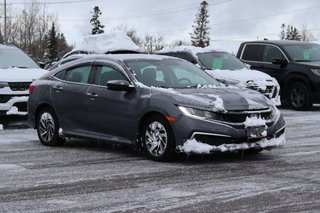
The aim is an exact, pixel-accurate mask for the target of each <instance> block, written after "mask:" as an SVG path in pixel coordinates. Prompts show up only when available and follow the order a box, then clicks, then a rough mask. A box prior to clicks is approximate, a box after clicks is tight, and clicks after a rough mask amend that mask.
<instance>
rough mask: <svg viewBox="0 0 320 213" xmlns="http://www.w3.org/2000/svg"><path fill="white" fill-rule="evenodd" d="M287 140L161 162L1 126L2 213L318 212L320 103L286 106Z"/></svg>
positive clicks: (123, 149) (128, 151) (117, 149)
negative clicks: (301, 108) (55, 142)
mask: <svg viewBox="0 0 320 213" xmlns="http://www.w3.org/2000/svg"><path fill="white" fill-rule="evenodd" d="M281 111H282V113H283V114H284V117H285V119H286V122H287V132H286V141H287V143H286V145H285V146H284V147H283V148H281V149H274V150H272V151H271V152H269V151H263V152H261V153H260V154H258V155H244V156H243V159H241V157H242V156H241V155H236V154H225V153H222V154H215V155H207V156H204V157H202V156H201V155H199V156H191V157H189V159H187V157H186V155H181V156H179V157H178V159H177V160H176V161H174V162H172V163H158V162H154V161H151V160H149V159H148V158H147V157H144V156H141V155H139V154H137V153H136V152H135V151H133V150H132V149H131V148H129V147H128V148H127V147H112V146H107V145H106V144H99V143H95V142H93V143H89V142H88V141H85V140H77V141H70V142H68V143H66V144H65V145H64V146H62V147H45V146H42V145H41V144H40V142H38V140H37V137H36V133H35V131H34V130H32V129H20V130H18V129H9V130H6V129H4V130H3V131H0V211H1V212H44V211H49V212H52V211H61V212H84V211H86V212H88V211H91V212H114V211H124V212H125V211H130V212H164V211H167V212H195V211H198V212H235V211H237V212H261V211H267V212H269V211H271V212H319V209H320V190H319V188H320V131H319V129H320V106H317V107H316V108H315V110H314V111H309V112H298V111H291V110H281Z"/></svg>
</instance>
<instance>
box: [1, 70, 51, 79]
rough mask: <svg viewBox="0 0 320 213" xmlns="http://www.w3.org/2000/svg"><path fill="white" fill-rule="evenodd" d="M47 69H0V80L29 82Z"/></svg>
mask: <svg viewBox="0 0 320 213" xmlns="http://www.w3.org/2000/svg"><path fill="white" fill-rule="evenodd" d="M47 72H48V71H46V70H44V69H40V68H32V69H31V68H17V67H12V68H6V69H0V81H4V82H31V81H33V80H35V79H38V78H40V77H41V76H42V75H44V74H45V73H47Z"/></svg>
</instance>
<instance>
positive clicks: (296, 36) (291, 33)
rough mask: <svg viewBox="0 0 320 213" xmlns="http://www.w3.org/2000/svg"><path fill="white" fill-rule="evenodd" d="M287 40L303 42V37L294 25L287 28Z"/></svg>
mask: <svg viewBox="0 0 320 213" xmlns="http://www.w3.org/2000/svg"><path fill="white" fill-rule="evenodd" d="M285 40H297V41H300V40H301V35H300V32H299V30H298V29H297V28H296V27H294V26H293V25H288V27H287V33H286V38H285Z"/></svg>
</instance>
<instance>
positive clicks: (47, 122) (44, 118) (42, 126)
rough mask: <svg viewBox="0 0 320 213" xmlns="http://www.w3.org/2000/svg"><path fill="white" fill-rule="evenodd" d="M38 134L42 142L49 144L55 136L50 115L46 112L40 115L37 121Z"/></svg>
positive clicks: (53, 124)
mask: <svg viewBox="0 0 320 213" xmlns="http://www.w3.org/2000/svg"><path fill="white" fill-rule="evenodd" d="M39 134H40V137H41V138H42V139H43V141H44V142H50V141H51V140H52V139H53V137H54V134H55V123H54V119H53V117H52V115H51V114H50V113H48V112H44V113H43V114H41V117H40V119H39Z"/></svg>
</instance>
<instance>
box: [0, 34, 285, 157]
mask: <svg viewBox="0 0 320 213" xmlns="http://www.w3.org/2000/svg"><path fill="white" fill-rule="evenodd" d="M99 36H100V37H101V36H104V35H99ZM111 37H112V36H111ZM91 38H93V39H90V37H89V38H86V39H85V42H84V43H83V45H82V47H83V48H82V49H81V45H80V47H79V46H78V47H77V48H76V50H74V51H72V52H70V53H68V54H67V55H66V57H64V58H63V59H62V60H61V61H59V62H57V63H56V64H54V65H53V67H52V68H50V71H49V72H48V71H43V70H40V69H38V71H39V75H42V74H43V72H46V73H45V74H44V75H43V76H42V77H40V78H39V79H38V80H36V81H33V83H32V84H31V85H30V86H29V84H30V83H31V82H30V80H31V79H30V77H31V78H33V77H34V76H31V74H30V76H29V79H30V80H29V81H25V82H21V80H20V81H18V83H21V84H22V83H24V84H25V87H24V88H21V89H20V90H18V89H14V88H13V87H12V86H11V85H12V84H10V83H8V82H10V81H7V82H5V83H1V84H0V86H1V87H0V92H5V91H10V93H11V94H10V95H8V94H7V96H8V97H11V99H10V101H12V99H14V98H16V99H17V100H15V101H14V100H13V101H12V103H10V104H7V106H9V107H11V108H9V109H8V108H7V109H8V110H7V111H6V113H7V114H8V112H10V111H11V112H12V113H14V112H16V113H17V112H20V111H21V110H20V109H25V108H20V107H19V105H17V103H20V104H21V103H26V102H25V101H26V99H25V98H26V97H27V94H26V93H25V92H26V87H27V86H29V92H30V97H29V99H28V107H27V109H28V115H29V121H30V124H31V125H32V126H33V127H34V128H36V129H37V132H38V136H39V139H40V141H41V142H42V143H43V144H44V145H59V144H62V143H63V142H64V141H65V139H66V138H72V137H81V138H90V139H95V140H105V141H111V142H115V143H123V144H130V145H134V146H135V147H141V148H143V149H144V150H145V152H146V153H147V155H148V156H149V157H150V158H151V159H154V160H159V161H165V160H170V159H172V157H173V156H174V155H175V153H176V152H186V153H212V152H224V151H250V152H260V151H261V150H263V149H271V148H275V147H279V146H282V145H283V144H284V143H285V137H284V131H285V122H284V119H283V117H282V116H281V113H280V112H279V110H278V109H277V108H276V106H275V105H279V104H280V97H279V94H281V93H280V92H279V91H281V90H280V87H279V84H278V83H277V81H276V80H275V79H274V78H272V77H270V76H269V75H267V74H264V73H262V72H259V71H252V70H250V69H249V67H248V66H247V65H246V64H244V63H243V62H241V61H240V60H238V59H237V58H235V57H234V56H232V55H231V54H229V53H226V52H224V51H218V50H212V49H209V48H194V47H177V48H170V49H169V48H166V49H163V50H162V51H159V52H158V53H157V54H156V55H147V54H141V53H134V52H137V50H136V47H135V46H134V44H133V43H132V45H131V46H130V45H127V46H130V48H127V49H125V48H121V49H117V48H115V47H117V45H115V43H114V42H111V43H112V45H111V46H112V48H110V51H104V50H101V49H103V48H101V47H103V46H104V44H106V45H105V46H108V45H109V46H110V40H109V41H108V40H107V41H106V40H105V39H101V38H100V39H99V40H100V41H102V44H99V45H97V44H96V41H97V37H96V36H91ZM108 38H109V39H110V35H108ZM114 39H119V42H120V43H122V44H123V43H124V41H125V42H128V38H127V37H126V36H124V35H122V36H114V38H113V41H114ZM91 41H93V42H95V43H94V45H93V44H90V42H91ZM104 42H105V43H104ZM94 47H99V48H94ZM1 48H3V49H6V48H7V49H10V50H12V49H15V50H16V51H17V50H18V49H17V48H14V47H9V46H4V45H2V46H1ZM19 51H20V50H19ZM20 53H21V52H20ZM97 53H98V54H97ZM101 53H106V54H103V55H102V54H101ZM110 53H112V54H110ZM116 53H117V54H116ZM22 55H23V54H22ZM171 56H175V57H171ZM181 58H182V59H181ZM13 61H15V60H13ZM277 61H278V60H277ZM190 62H191V63H190ZM19 63H20V62H19ZM288 63H289V62H288ZM32 65H33V66H35V64H32ZM279 66H280V65H279ZM281 66H282V65H281ZM6 67H8V68H9V69H18V70H24V75H22V74H21V77H26V76H28V75H25V74H26V73H27V72H28V70H29V68H32V69H33V68H34V67H32V66H29V65H28V66H26V65H21V64H14V65H10V66H6ZM30 73H31V71H30ZM40 73H41V74H40ZM37 77H38V76H37ZM37 77H36V76H35V78H37ZM13 83H17V82H13ZM26 85H27V86H26ZM248 88H250V89H248ZM261 93H262V94H261ZM16 94H17V96H16ZM2 96H3V95H1V97H2ZM13 96H14V97H13ZM12 97H13V98H12ZM18 99H20V102H19V100H18ZM22 99H24V100H23V101H22ZM1 100H2V98H1ZM1 104H2V103H1ZM10 105H11V106H10ZM0 106H1V107H3V106H6V104H2V105H0ZM13 108H14V109H13ZM15 108H16V109H15ZM3 111H4V110H3Z"/></svg>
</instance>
